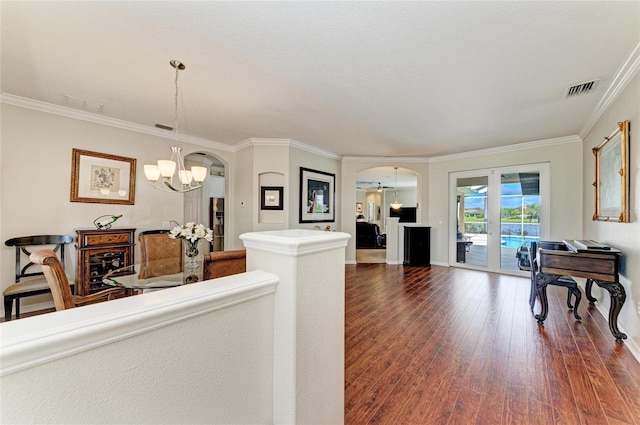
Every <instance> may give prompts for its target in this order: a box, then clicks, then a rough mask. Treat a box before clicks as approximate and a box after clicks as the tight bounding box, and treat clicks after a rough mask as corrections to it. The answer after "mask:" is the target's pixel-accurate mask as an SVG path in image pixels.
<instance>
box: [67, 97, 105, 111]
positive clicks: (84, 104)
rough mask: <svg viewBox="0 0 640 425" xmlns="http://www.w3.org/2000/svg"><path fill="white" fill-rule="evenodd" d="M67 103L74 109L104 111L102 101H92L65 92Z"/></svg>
mask: <svg viewBox="0 0 640 425" xmlns="http://www.w3.org/2000/svg"><path fill="white" fill-rule="evenodd" d="M64 97H65V98H66V99H67V105H69V106H70V107H72V108H75V109H84V110H85V111H89V112H94V113H96V114H101V113H102V112H103V111H104V103H100V102H94V101H92V100H87V99H82V98H80V97H75V96H70V95H68V94H65V95H64Z"/></svg>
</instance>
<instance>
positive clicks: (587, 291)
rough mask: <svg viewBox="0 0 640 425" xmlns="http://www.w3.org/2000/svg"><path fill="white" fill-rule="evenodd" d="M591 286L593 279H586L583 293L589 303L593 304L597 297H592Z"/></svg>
mask: <svg viewBox="0 0 640 425" xmlns="http://www.w3.org/2000/svg"><path fill="white" fill-rule="evenodd" d="M592 286H593V279H587V282H586V283H585V284H584V292H585V295H586V296H587V299H588V300H589V304H591V305H593V304H595V302H596V301H598V299H597V298H593V296H592V295H591V287H592Z"/></svg>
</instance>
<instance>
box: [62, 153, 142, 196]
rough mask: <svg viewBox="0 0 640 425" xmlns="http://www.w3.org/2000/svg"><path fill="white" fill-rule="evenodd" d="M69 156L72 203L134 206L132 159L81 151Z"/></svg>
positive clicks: (133, 165) (133, 161) (134, 169)
mask: <svg viewBox="0 0 640 425" xmlns="http://www.w3.org/2000/svg"><path fill="white" fill-rule="evenodd" d="M71 156H72V158H71V199H70V200H71V202H88V203H97V204H123V205H133V204H134V202H135V189H136V160H135V158H127V157H124V156H117V155H110V154H106V153H99V152H91V151H85V150H81V149H73V150H72V154H71Z"/></svg>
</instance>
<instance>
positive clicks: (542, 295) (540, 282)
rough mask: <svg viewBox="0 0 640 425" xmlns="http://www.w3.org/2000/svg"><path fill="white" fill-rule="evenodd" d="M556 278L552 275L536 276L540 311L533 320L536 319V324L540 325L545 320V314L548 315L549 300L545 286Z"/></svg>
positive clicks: (542, 274)
mask: <svg viewBox="0 0 640 425" xmlns="http://www.w3.org/2000/svg"><path fill="white" fill-rule="evenodd" d="M555 278H556V276H554V275H550V274H545V273H538V274H537V275H536V294H537V295H538V298H539V299H540V306H541V308H542V309H541V310H540V313H539V314H536V315H535V318H536V319H538V324H539V325H542V324H543V323H544V319H546V318H547V314H548V313H549V300H548V299H547V285H548V284H549V283H550V282H553V280H554V279H555Z"/></svg>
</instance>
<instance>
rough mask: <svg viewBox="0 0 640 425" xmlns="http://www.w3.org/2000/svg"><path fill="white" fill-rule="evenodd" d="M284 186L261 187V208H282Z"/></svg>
mask: <svg viewBox="0 0 640 425" xmlns="http://www.w3.org/2000/svg"><path fill="white" fill-rule="evenodd" d="M283 190H284V188H283V187H282V186H262V187H260V209H261V210H282V209H283V207H282V195H283V193H284V192H283Z"/></svg>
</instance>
